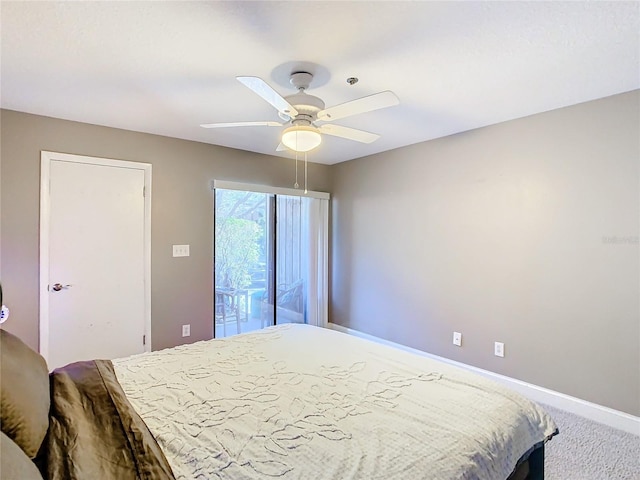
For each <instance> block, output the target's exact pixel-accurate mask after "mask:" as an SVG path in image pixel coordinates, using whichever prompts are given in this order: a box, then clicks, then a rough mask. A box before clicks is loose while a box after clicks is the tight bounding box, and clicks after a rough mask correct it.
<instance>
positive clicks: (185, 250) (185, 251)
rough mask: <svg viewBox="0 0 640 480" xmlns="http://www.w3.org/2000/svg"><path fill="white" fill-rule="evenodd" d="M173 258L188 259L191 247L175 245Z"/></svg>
mask: <svg viewBox="0 0 640 480" xmlns="http://www.w3.org/2000/svg"><path fill="white" fill-rule="evenodd" d="M173 256H174V257H188V256H189V245H174V246H173Z"/></svg>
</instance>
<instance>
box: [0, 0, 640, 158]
mask: <svg viewBox="0 0 640 480" xmlns="http://www.w3.org/2000/svg"><path fill="white" fill-rule="evenodd" d="M0 18H1V29H2V30H1V42H2V44H1V57H0V62H1V63H0V67H1V69H0V73H1V92H0V93H1V105H2V107H3V108H6V109H11V110H18V111H23V112H29V113H35V114H40V115H46V116H51V117H57V118H63V119H69V120H76V121H80V122H87V123H92V124H97V125H106V126H110V127H117V128H124V129H128V130H135V131H140V132H149V133H155V134H160V135H166V136H170V137H177V138H183V139H189V140H196V141H200V142H205V143H211V144H216V145H224V146H228V147H233V148H239V149H243V150H249V151H254V152H260V153H265V154H276V152H275V148H276V146H277V145H278V143H279V129H278V128H267V127H246V128H236V129H216V130H205V129H202V128H200V127H199V124H201V123H214V122H235V121H254V120H255V121H258V120H275V121H278V120H279V119H278V116H277V112H276V111H275V110H274V109H273V108H272V107H271V106H269V105H268V104H267V103H266V102H265V101H264V100H262V99H261V98H259V97H258V96H256V95H255V94H254V93H252V92H251V91H250V90H249V89H247V88H246V87H244V86H243V85H242V84H241V83H239V82H238V81H237V80H235V77H236V76H237V75H251V76H259V77H261V78H263V79H264V80H266V81H267V82H268V83H269V84H270V85H272V86H273V87H274V88H275V89H276V90H277V91H278V92H280V93H281V94H282V95H288V94H292V93H294V90H293V89H292V87H291V86H290V85H288V84H287V78H286V77H287V74H288V73H290V71H291V70H298V69H300V68H299V67H300V66H303V67H304V66H306V67H307V68H315V70H316V73H317V74H318V75H317V76H318V78H317V81H316V82H314V83H312V85H311V89H310V90H309V93H312V94H314V95H316V96H319V97H320V98H322V99H323V100H324V101H325V103H326V105H327V106H333V105H335V104H338V103H342V102H345V101H348V100H352V99H355V98H358V97H361V96H364V95H369V94H372V93H376V92H379V91H382V90H392V91H394V92H395V93H396V94H397V95H398V97H399V98H400V101H401V104H400V105H399V106H395V107H391V108H387V109H384V110H378V111H375V112H370V113H366V114H362V115H358V116H354V117H350V118H348V119H344V120H341V121H339V122H336V123H338V124H341V125H345V126H349V127H353V128H359V129H363V130H368V131H371V132H375V133H379V134H381V135H382V138H380V139H379V140H378V141H376V142H374V143H372V144H369V145H363V144H359V143H356V142H352V141H348V140H344V139H340V138H335V137H325V140H324V142H323V144H322V145H321V146H320V147H319V148H318V149H317V150H315V151H313V152H312V153H311V154H310V155H309V159H310V160H311V161H315V162H320V163H326V164H333V163H338V162H342V161H345V160H349V159H353V158H358V157H362V156H366V155H370V154H373V153H378V152H382V151H386V150H390V149H393V148H398V147H402V146H405V145H410V144H413V143H417V142H422V141H425V140H430V139H434V138H438V137H442V136H445V135H450V134H454V133H457V132H462V131H465V130H470V129H473V128H477V127H481V126H485V125H490V124H494V123H498V122H502V121H505V120H510V119H514V118H519V117H523V116H527V115H531V114H535V113H539V112H544V111H548V110H552V109H555V108H559V107H563V106H567V105H572V104H576V103H580V102H584V101H588V100H593V99H596V98H601V97H605V96H609V95H613V94H616V93H621V92H626V91H630V90H634V89H637V88H640V59H639V57H640V55H639V52H640V38H639V32H640V3H639V2H638V1H633V2H620V1H616V2H596V1H589V2H580V1H577V2H416V1H413V2H400V1H393V2H369V1H368V2H335V1H328V2H325V1H313V2H311V1H297V2H290V1H287V2H271V1H267V2H248V1H228V2H220V1H219V2H182V1H181V2H115V1H113V2H7V1H2V3H1V4H0ZM352 76H355V77H358V78H359V79H360V81H359V82H358V83H357V84H356V85H353V86H350V85H348V84H347V82H346V79H347V78H348V77H352ZM314 87H316V88H314ZM278 154H279V155H281V156H286V157H290V156H291V154H290V153H287V152H281V153H278Z"/></svg>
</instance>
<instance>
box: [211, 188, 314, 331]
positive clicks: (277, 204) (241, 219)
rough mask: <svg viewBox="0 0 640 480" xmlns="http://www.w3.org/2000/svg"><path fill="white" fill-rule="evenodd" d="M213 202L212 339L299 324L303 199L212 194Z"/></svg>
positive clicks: (301, 310)
mask: <svg viewBox="0 0 640 480" xmlns="http://www.w3.org/2000/svg"><path fill="white" fill-rule="evenodd" d="M215 202H216V204H215V239H214V241H215V269H214V271H215V317H216V325H219V326H220V325H222V328H219V329H218V330H217V332H218V333H216V335H219V334H220V331H222V332H223V335H224V336H226V335H227V333H226V332H227V324H229V325H230V326H231V327H230V331H231V332H232V334H235V333H240V332H241V331H242V332H247V331H251V330H254V329H258V328H264V327H265V326H269V325H273V324H274V322H276V323H291V322H295V323H304V298H305V295H306V293H305V292H306V290H305V289H306V286H305V282H304V279H303V257H304V247H303V235H302V217H303V205H302V199H301V198H300V197H299V196H288V195H276V196H274V195H270V194H265V193H257V192H248V191H240V190H225V189H216V190H215ZM276 212H277V222H275V217H276ZM274 247H275V248H274ZM271 249H273V250H274V251H270V250H271ZM269 262H275V263H274V264H273V265H268V263H269ZM267 272H270V273H269V274H267ZM268 275H271V276H273V278H268ZM271 290H273V291H271Z"/></svg>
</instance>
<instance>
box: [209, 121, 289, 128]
mask: <svg viewBox="0 0 640 480" xmlns="http://www.w3.org/2000/svg"><path fill="white" fill-rule="evenodd" d="M283 125H284V124H282V123H278V122H231V123H205V124H203V125H200V126H201V127H202V128H226V127H282V126H283Z"/></svg>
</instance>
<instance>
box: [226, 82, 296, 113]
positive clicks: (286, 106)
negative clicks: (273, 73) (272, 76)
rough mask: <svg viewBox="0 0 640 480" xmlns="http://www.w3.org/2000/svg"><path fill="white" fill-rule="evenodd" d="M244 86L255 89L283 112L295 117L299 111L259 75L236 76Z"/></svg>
mask: <svg viewBox="0 0 640 480" xmlns="http://www.w3.org/2000/svg"><path fill="white" fill-rule="evenodd" d="M236 78H237V79H238V80H239V81H240V82H241V83H242V84H243V85H244V86H246V87H248V88H250V89H251V90H253V91H254V92H255V93H256V94H258V95H259V96H260V97H262V98H263V99H264V100H266V101H267V102H269V104H270V105H273V107H274V108H275V109H276V110H278V111H279V112H281V113H284V114H286V115H289V116H290V117H295V116H296V115H298V111H297V110H296V109H295V108H293V106H292V105H291V104H290V103H289V102H287V101H286V100H285V99H284V98H283V97H282V95H280V94H279V93H278V92H276V91H275V90H274V89H273V88H271V87H270V86H269V84H268V83H267V82H265V81H264V80H262V79H261V78H259V77H236Z"/></svg>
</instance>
